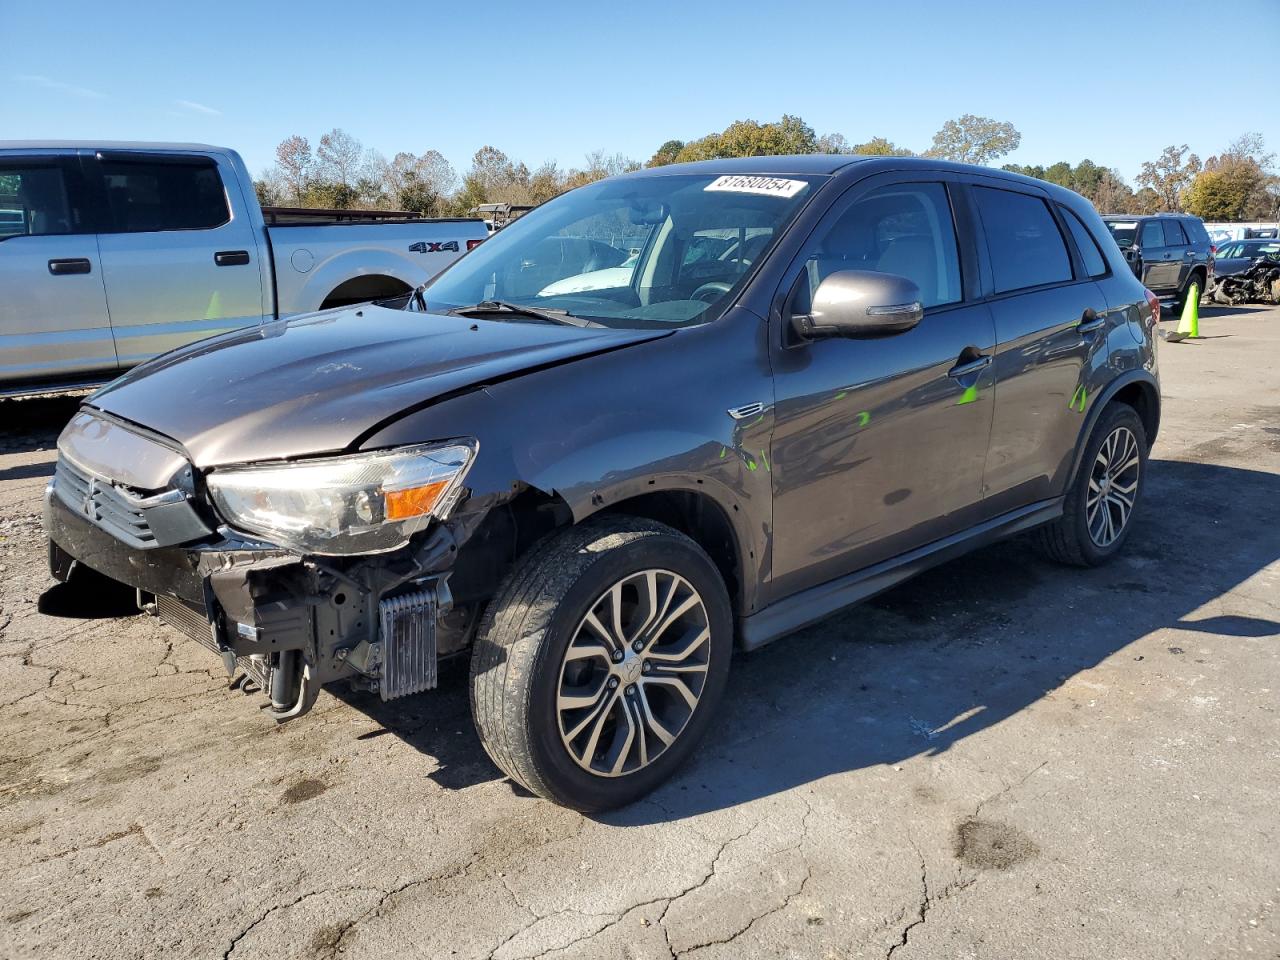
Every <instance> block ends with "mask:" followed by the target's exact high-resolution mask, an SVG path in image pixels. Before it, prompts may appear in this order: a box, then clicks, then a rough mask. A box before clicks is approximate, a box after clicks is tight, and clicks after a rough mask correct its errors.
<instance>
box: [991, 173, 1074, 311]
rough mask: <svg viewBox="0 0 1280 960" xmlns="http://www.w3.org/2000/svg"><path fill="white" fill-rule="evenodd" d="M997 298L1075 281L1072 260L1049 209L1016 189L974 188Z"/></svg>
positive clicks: (1036, 198)
mask: <svg viewBox="0 0 1280 960" xmlns="http://www.w3.org/2000/svg"><path fill="white" fill-rule="evenodd" d="M973 192H974V196H975V198H976V199H977V201H978V212H979V213H980V214H981V216H982V227H983V230H984V232H985V233H986V235H987V250H988V251H989V252H990V254H991V273H992V275H993V278H994V280H995V287H996V293H1008V292H1009V291H1011V290H1022V289H1025V288H1027V287H1038V286H1041V285H1043V284H1046V283H1062V282H1064V281H1066V280H1070V279H1071V257H1070V256H1069V255H1068V253H1067V245H1066V242H1065V241H1064V240H1063V239H1062V232H1061V231H1060V230H1059V229H1058V224H1057V222H1056V221H1055V220H1054V219H1053V214H1052V213H1050V212H1049V207H1048V205H1047V204H1046V203H1045V202H1044V201H1043V200H1041V199H1040V198H1039V197H1032V196H1028V195H1027V194H1025V193H1014V192H1013V191H1012V190H996V189H993V188H991V187H975V188H974V191H973Z"/></svg>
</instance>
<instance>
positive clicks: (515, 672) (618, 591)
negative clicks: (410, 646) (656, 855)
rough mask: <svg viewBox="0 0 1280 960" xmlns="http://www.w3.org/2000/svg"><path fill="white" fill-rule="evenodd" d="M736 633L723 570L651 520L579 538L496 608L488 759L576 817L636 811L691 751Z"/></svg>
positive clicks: (528, 574)
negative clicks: (628, 806) (636, 803)
mask: <svg viewBox="0 0 1280 960" xmlns="http://www.w3.org/2000/svg"><path fill="white" fill-rule="evenodd" d="M732 630H733V622H732V616H731V614H730V609H729V600H728V596H727V594H726V591H725V587H724V583H723V582H722V580H721V579H720V574H719V572H718V571H717V570H716V567H715V565H714V563H713V562H712V561H711V559H710V558H709V557H707V555H706V553H704V552H703V551H702V549H701V548H700V547H699V546H698V545H697V544H696V543H694V542H693V541H692V540H690V539H689V538H688V537H686V536H684V535H683V534H681V533H679V532H677V531H675V530H672V529H671V528H669V527H666V526H663V525H662V524H659V523H654V522H652V521H649V520H642V519H636V518H631V517H625V518H623V517H619V518H610V519H606V520H601V521H594V522H589V523H587V524H584V525H583V526H581V527H574V528H572V529H569V530H566V531H564V532H562V533H560V534H557V535H555V536H553V537H552V538H551V539H549V540H548V541H547V542H545V543H544V544H542V545H541V546H540V547H538V548H537V549H535V550H534V551H533V552H532V553H531V554H530V555H529V556H528V557H527V558H526V559H525V560H524V561H523V562H522V563H521V564H520V566H519V567H518V568H517V569H516V570H515V571H514V572H513V574H512V575H511V576H510V577H509V578H508V579H507V581H506V583H505V584H504V585H503V587H502V588H501V589H500V590H499V592H498V595H497V596H495V597H494V599H493V601H492V602H491V604H490V606H489V609H488V611H487V612H486V614H485V617H484V619H483V620H482V622H481V624H480V628H479V634H478V636H477V639H476V646H475V650H474V651H473V654H472V661H471V706H472V715H473V717H474V719H475V723H476V728H477V730H478V731H479V733H480V739H481V742H482V743H483V744H484V747H485V750H486V751H487V752H488V753H489V756H490V757H492V758H493V761H494V762H495V763H496V764H497V765H498V766H499V767H501V768H502V770H503V771H504V772H505V773H507V774H508V775H509V776H510V777H511V778H512V779H513V780H516V781H517V782H519V783H520V784H522V785H523V786H525V787H526V788H528V789H529V790H530V791H532V792H534V793H536V794H538V795H540V796H543V797H546V798H547V799H550V800H554V801H556V802H557V803H561V804H563V805H565V806H568V807H572V808H574V809H576V810H582V811H594V810H604V809H608V808H611V807H616V806H620V805H622V804H625V803H629V802H630V801H632V800H635V799H636V798H638V797H640V796H642V795H643V794H645V793H648V792H649V791H650V790H652V789H653V788H654V787H656V786H657V785H658V784H660V783H661V782H662V781H664V780H666V779H667V777H669V776H670V775H671V774H672V773H673V772H674V771H675V769H676V768H677V767H678V766H679V765H680V763H681V762H683V761H684V760H685V759H686V758H687V757H688V755H689V754H690V753H691V752H692V750H693V749H694V747H695V746H696V745H697V742H698V740H699V739H701V737H702V735H703V733H704V732H705V729H706V727H707V724H708V722H709V721H710V718H711V715H712V714H713V713H714V711H715V709H716V706H717V704H718V703H719V701H720V698H721V695H722V694H723V692H724V685H725V681H726V679H727V677H728V672H729V658H730V655H731V652H732Z"/></svg>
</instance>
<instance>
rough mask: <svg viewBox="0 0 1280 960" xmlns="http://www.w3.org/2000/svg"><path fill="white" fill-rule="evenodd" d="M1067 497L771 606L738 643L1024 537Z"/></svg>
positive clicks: (772, 636)
mask: <svg viewBox="0 0 1280 960" xmlns="http://www.w3.org/2000/svg"><path fill="white" fill-rule="evenodd" d="M1062 502H1063V498H1062V497H1054V498H1053V499H1052V500H1041V501H1039V502H1038V503H1033V504H1030V505H1028V506H1025V507H1021V508H1019V509H1017V510H1014V511H1011V512H1010V513H1006V514H1004V515H1003V516H999V517H995V518H994V519H992V520H988V521H986V522H985V523H980V524H978V525H977V526H976V527H971V528H970V529H968V530H965V531H964V532H963V533H957V534H954V535H952V536H950V537H946V538H944V539H942V540H937V541H934V542H933V543H930V544H927V545H926V546H923V547H918V548H917V549H915V550H912V551H911V552H909V553H904V554H902V555H901V556H897V557H894V558H892V559H890V560H885V561H883V562H881V563H877V564H876V565H875V566H871V567H867V568H866V569H865V570H859V571H858V572H857V573H851V574H848V575H847V576H843V577H839V578H838V579H835V580H830V581H828V582H827V583H823V584H819V585H818V586H816V587H810V588H809V589H807V590H803V591H801V592H800V593H797V594H794V595H793V596H790V597H787V598H786V599H785V600H779V601H778V602H777V603H774V604H770V605H769V606H767V607H765V608H764V609H763V610H761V611H759V612H758V613H753V614H751V615H750V616H748V617H742V618H741V619H739V621H738V642H739V646H740V647H741V648H742V649H743V650H756V649H759V648H760V647H763V646H764V645H765V644H766V643H770V642H772V641H774V640H777V639H778V638H779V637H785V636H786V635H787V634H789V633H795V631H797V630H801V629H803V628H804V627H807V626H809V625H810V624H812V623H817V622H818V621H819V620H823V619H825V618H826V617H829V616H831V614H833V613H836V612H837V611H839V610H843V609H844V608H845V607H850V606H853V605H854V604H856V603H861V602H862V601H863V600H866V599H868V598H870V597H874V596H875V595H876V594H877V593H883V592H884V591H885V590H888V589H889V588H890V587H894V586H897V585H898V584H899V583H902V581H904V580H908V579H910V578H911V577H914V576H915V575H916V574H917V573H922V572H923V571H925V570H928V569H929V568H930V567H936V566H937V565H938V564H940V563H946V562H947V561H948V560H954V559H955V558H956V557H959V556H962V555H963V554H966V553H968V552H969V551H971V550H976V549H977V548H978V547H984V546H986V545H987V544H989V543H994V542H996V541H997V540H1003V539H1005V538H1006V537H1011V536H1013V535H1014V534H1018V533H1022V532H1023V531H1026V530H1030V529H1031V528H1033V527H1038V526H1040V525H1041V524H1044V523H1049V522H1051V521H1053V520H1056V519H1058V517H1060V516H1062Z"/></svg>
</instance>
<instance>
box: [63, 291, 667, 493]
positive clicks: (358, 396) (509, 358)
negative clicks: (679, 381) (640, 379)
mask: <svg viewBox="0 0 1280 960" xmlns="http://www.w3.org/2000/svg"><path fill="white" fill-rule="evenodd" d="M667 335H668V331H662V330H656V331H655V330H609V329H602V328H594V327H592V328H585V329H583V328H577V327H568V326H556V325H553V324H549V323H539V322H521V321H495V320H478V319H468V318H465V317H454V316H440V315H435V314H423V313H410V312H406V311H401V310H388V309H386V308H384V307H375V306H370V305H367V304H366V305H364V306H361V307H350V308H344V309H341V310H332V311H327V312H325V313H320V314H313V315H308V316H302V317H295V318H294V319H291V320H277V321H273V322H271V323H267V324H265V325H263V326H260V327H250V328H248V329H245V330H239V331H236V332H234V333H229V334H224V335H222V336H219V337H213V338H211V339H209V340H203V341H201V342H199V343H195V344H192V345H191V346H189V347H184V348H182V349H180V350H176V351H174V352H173V353H168V354H165V355H164V356H162V357H159V358H157V359H155V360H152V361H150V362H148V363H145V364H142V365H141V366H139V367H136V368H134V369H133V370H131V371H130V372H128V373H126V374H125V375H124V376H122V377H120V378H119V379H117V380H115V381H113V382H112V383H110V384H108V385H107V386H106V387H104V388H102V389H101V390H100V391H98V392H97V393H96V394H94V395H93V396H92V397H90V398H89V400H88V401H87V402H88V403H89V405H91V406H94V407H97V408H99V409H101V410H105V411H106V412H108V413H111V414H115V415H116V416H118V417H121V418H123V419H125V420H128V421H132V422H133V423H136V424H139V425H141V426H143V427H147V428H149V429H151V430H153V431H155V432H157V433H160V434H163V435H164V436H167V437H170V438H171V439H173V440H176V441H178V442H179V443H181V444H182V445H183V446H184V447H185V448H186V450H187V453H188V454H189V455H190V456H191V459H192V461H193V462H194V463H195V465H196V466H197V467H210V466H217V465H219V464H227V463H245V462H249V461H254V460H269V459H277V458H281V457H297V456H306V455H309V454H317V453H331V452H336V451H341V450H345V449H349V448H351V447H352V446H353V444H355V443H356V442H357V441H358V440H360V439H361V438H362V437H363V436H365V435H367V434H368V433H369V431H370V430H372V429H373V428H374V427H375V426H378V425H380V424H383V423H385V422H387V421H388V420H391V419H394V418H395V417H396V416H398V415H399V414H401V413H403V412H406V410H408V409H409V408H411V407H422V406H424V405H426V404H429V403H431V402H432V401H433V400H437V399H439V398H440V397H443V396H445V395H446V394H451V393H454V392H457V391H459V390H465V389H467V388H470V387H474V386H477V385H480V384H484V383H492V382H494V381H497V380H504V379H509V378H510V377H511V376H513V375H517V374H519V373H520V372H522V371H526V370H529V369H532V368H538V367H545V366H548V365H554V364H558V363H563V362H565V361H569V360H573V359H576V358H579V357H584V356H589V355H591V354H596V353H600V352H603V351H607V350H612V349H616V348H618V347H623V346H627V345H629V344H633V343H640V342H643V341H645V340H652V339H655V338H657V337H663V336H667ZM422 439H423V440H431V439H436V438H432V437H423V438H422Z"/></svg>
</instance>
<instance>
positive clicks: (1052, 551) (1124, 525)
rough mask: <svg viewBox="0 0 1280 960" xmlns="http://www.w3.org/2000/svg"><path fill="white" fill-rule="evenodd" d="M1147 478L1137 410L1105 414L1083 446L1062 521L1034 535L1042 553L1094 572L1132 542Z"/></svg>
mask: <svg viewBox="0 0 1280 960" xmlns="http://www.w3.org/2000/svg"><path fill="white" fill-rule="evenodd" d="M1146 477H1147V432H1146V430H1145V429H1144V428H1143V425H1142V418H1141V417H1139V416H1138V413H1137V411H1136V410H1134V409H1133V407H1131V406H1129V405H1128V404H1125V403H1115V404H1113V405H1111V406H1110V407H1109V408H1107V409H1106V410H1104V411H1103V412H1102V416H1101V419H1100V420H1099V421H1098V425H1097V427H1096V428H1095V429H1094V431H1093V433H1092V435H1091V436H1090V437H1089V442H1088V445H1087V446H1086V447H1085V452H1084V457H1083V459H1082V460H1081V463H1080V470H1079V472H1078V474H1077V475H1076V478H1075V480H1074V482H1073V483H1072V484H1071V488H1070V489H1069V490H1068V491H1067V494H1066V497H1065V500H1064V502H1063V505H1062V516H1061V517H1059V518H1058V519H1057V520H1055V521H1054V522H1053V523H1050V524H1046V525H1045V526H1043V527H1041V528H1040V529H1039V530H1038V531H1036V544H1037V546H1038V547H1039V548H1040V550H1041V552H1042V553H1044V554H1045V555H1047V556H1048V557H1050V558H1051V559H1053V560H1057V561H1059V562H1060V563H1069V564H1072V565H1074V566H1080V567H1096V566H1098V565H1099V564H1102V563H1106V562H1107V561H1108V560H1110V559H1111V558H1112V557H1113V556H1115V555H1116V554H1117V553H1118V552H1119V551H1120V548H1121V547H1122V546H1123V545H1124V542H1125V540H1126V539H1128V537H1129V530H1130V529H1131V528H1132V526H1133V517H1134V514H1135V513H1136V512H1137V510H1138V506H1139V504H1140V503H1141V501H1142V488H1143V484H1144V483H1145V482H1146Z"/></svg>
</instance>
